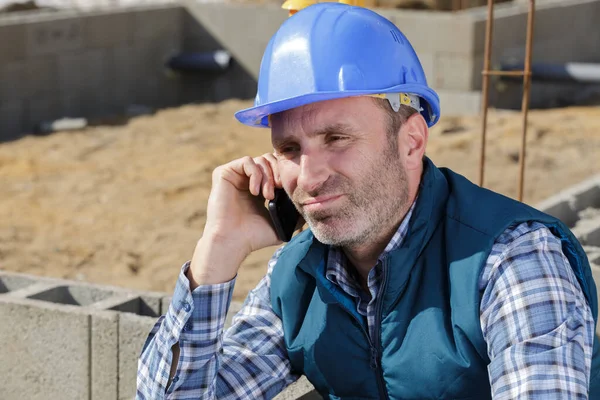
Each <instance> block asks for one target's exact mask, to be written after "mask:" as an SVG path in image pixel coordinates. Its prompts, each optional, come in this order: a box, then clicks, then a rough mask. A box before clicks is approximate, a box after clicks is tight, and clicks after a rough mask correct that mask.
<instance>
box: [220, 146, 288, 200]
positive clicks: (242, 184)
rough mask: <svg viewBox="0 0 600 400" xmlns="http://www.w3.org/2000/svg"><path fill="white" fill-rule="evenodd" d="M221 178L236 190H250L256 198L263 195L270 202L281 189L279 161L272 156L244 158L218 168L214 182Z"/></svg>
mask: <svg viewBox="0 0 600 400" xmlns="http://www.w3.org/2000/svg"><path fill="white" fill-rule="evenodd" d="M221 178H222V179H225V180H226V181H228V182H230V183H231V184H233V186H235V187H236V189H238V190H248V191H250V193H252V194H253V195H254V196H258V195H259V194H261V193H262V195H263V197H265V198H266V199H268V200H272V199H273V198H274V197H275V188H276V187H281V180H280V178H279V173H278V169H277V160H276V159H275V157H274V156H273V155H272V154H264V155H262V156H260V157H256V158H251V157H243V158H240V159H237V160H234V161H232V162H230V163H228V164H225V165H223V166H221V167H218V168H217V169H216V170H215V171H214V172H213V180H214V179H221ZM213 184H214V182H213ZM246 185H248V186H246Z"/></svg>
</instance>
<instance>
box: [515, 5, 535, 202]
mask: <svg viewBox="0 0 600 400" xmlns="http://www.w3.org/2000/svg"><path fill="white" fill-rule="evenodd" d="M534 17H535V0H529V13H528V14H527V42H526V43H525V71H524V74H523V100H522V103H521V111H522V113H523V133H522V135H521V151H520V153H519V189H518V199H519V201H523V191H524V187H525V156H526V147H527V146H526V145H527V115H528V113H529V92H530V89H531V53H532V48H533V21H534Z"/></svg>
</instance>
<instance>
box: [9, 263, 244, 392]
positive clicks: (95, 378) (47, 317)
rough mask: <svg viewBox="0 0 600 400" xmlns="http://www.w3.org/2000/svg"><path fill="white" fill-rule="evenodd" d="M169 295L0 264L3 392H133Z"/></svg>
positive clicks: (166, 305) (233, 311)
mask: <svg viewBox="0 0 600 400" xmlns="http://www.w3.org/2000/svg"><path fill="white" fill-rule="evenodd" d="M170 302H171V297H170V296H167V294H165V293H155V292H142V291H132V290H127V289H123V288H117V287H111V286H100V285H91V284H86V283H81V282H74V281H67V280H60V279H50V278H41V277H36V276H32V275H23V274H15V273H9V272H3V271H0V320H2V321H4V323H2V324H0V339H1V340H2V343H3V345H2V346H0V376H2V384H0V398H1V399H2V400H20V399H27V400H38V399H39V400H46V399H65V400H66V399H77V400H85V399H88V400H116V399H118V400H123V399H132V398H134V397H135V387H136V375H137V360H138V357H139V354H140V352H141V349H142V346H143V344H144V341H145V339H146V337H147V335H148V333H149V332H150V330H151V328H152V327H153V326H154V324H155V323H156V321H157V319H158V317H159V316H160V315H161V314H164V313H165V312H166V311H167V309H168V307H169V304H170ZM239 307H240V305H239V304H238V303H233V304H232V307H231V310H230V316H229V319H228V325H229V324H230V321H231V314H233V313H235V312H237V310H239Z"/></svg>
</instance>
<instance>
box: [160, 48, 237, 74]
mask: <svg viewBox="0 0 600 400" xmlns="http://www.w3.org/2000/svg"><path fill="white" fill-rule="evenodd" d="M230 64H231V55H230V54H229V53H228V52H227V51H225V50H217V51H210V52H202V53H182V54H178V55H176V56H174V57H171V58H170V59H169V60H168V61H167V62H166V66H167V68H170V69H172V70H174V71H179V72H221V71H225V70H226V69H227V68H229V65H230Z"/></svg>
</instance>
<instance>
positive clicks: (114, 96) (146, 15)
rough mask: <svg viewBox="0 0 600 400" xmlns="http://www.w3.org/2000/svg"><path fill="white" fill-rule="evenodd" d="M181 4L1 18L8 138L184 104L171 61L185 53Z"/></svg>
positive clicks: (1, 97) (0, 67)
mask: <svg viewBox="0 0 600 400" xmlns="http://www.w3.org/2000/svg"><path fill="white" fill-rule="evenodd" d="M183 16H184V11H183V9H182V8H181V7H179V6H154V7H144V8H129V9H122V10H117V11H94V12H87V13H83V14H80V13H75V12H71V11H60V12H42V13H34V14H20V15H8V16H2V17H0V38H2V39H1V40H0V140H7V139H11V138H12V137H16V136H18V135H19V134H21V133H23V132H31V131H32V130H33V128H34V127H35V125H36V124H38V123H40V122H42V121H45V120H53V119H58V118H62V117H100V116H106V115H111V114H123V113H124V112H125V109H126V107H128V106H129V105H132V104H142V105H148V106H153V107H165V106H172V105H176V104H179V95H180V82H179V81H178V80H173V79H169V78H168V77H167V76H166V75H165V74H164V68H163V65H164V62H165V61H166V60H167V59H168V57H170V56H172V55H174V54H177V53H178V52H179V51H180V50H181V43H182V33H183V23H182V22H183Z"/></svg>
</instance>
